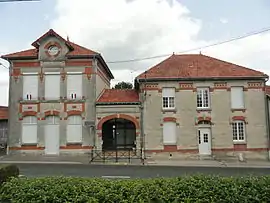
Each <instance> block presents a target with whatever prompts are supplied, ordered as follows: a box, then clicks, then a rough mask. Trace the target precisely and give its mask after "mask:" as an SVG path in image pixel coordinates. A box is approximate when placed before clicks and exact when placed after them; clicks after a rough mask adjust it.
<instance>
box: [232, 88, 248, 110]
mask: <svg viewBox="0 0 270 203" xmlns="http://www.w3.org/2000/svg"><path fill="white" fill-rule="evenodd" d="M244 107H245V104H244V88H243V87H231V108H232V109H243V108H244Z"/></svg>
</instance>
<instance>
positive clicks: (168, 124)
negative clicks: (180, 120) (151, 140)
mask: <svg viewBox="0 0 270 203" xmlns="http://www.w3.org/2000/svg"><path fill="white" fill-rule="evenodd" d="M166 125H167V126H166ZM172 126H173V128H174V129H173V131H174V132H173V133H174V136H172V135H170V136H167V135H166V133H167V132H166V127H172ZM168 137H169V138H173V139H174V140H173V141H171V140H169V141H168ZM162 139H163V145H177V125H176V123H175V122H174V121H168V122H164V123H163V126H162Z"/></svg>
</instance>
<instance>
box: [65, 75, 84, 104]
mask: <svg viewBox="0 0 270 203" xmlns="http://www.w3.org/2000/svg"><path fill="white" fill-rule="evenodd" d="M70 76H80V90H78V89H77V90H74V89H73V90H70V88H69V77H70ZM73 80H74V79H73ZM66 96H67V99H70V100H78V99H79V100H80V99H82V98H83V73H82V72H67V84H66Z"/></svg>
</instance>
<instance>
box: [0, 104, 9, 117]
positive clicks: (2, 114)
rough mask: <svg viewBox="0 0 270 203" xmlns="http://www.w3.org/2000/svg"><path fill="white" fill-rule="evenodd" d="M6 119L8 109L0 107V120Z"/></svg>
mask: <svg viewBox="0 0 270 203" xmlns="http://www.w3.org/2000/svg"><path fill="white" fill-rule="evenodd" d="M6 119H8V107H6V106H0V120H6Z"/></svg>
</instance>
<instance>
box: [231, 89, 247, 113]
mask: <svg viewBox="0 0 270 203" xmlns="http://www.w3.org/2000/svg"><path fill="white" fill-rule="evenodd" d="M234 88H235V89H236V88H237V89H241V90H242V92H241V93H242V95H241V97H242V105H241V107H234V106H233V104H234V103H235V102H233V100H234V98H233V95H232V94H233V89H234ZM230 89H231V91H230V92H231V94H230V97H231V109H245V93H244V87H243V86H231V88H230Z"/></svg>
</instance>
